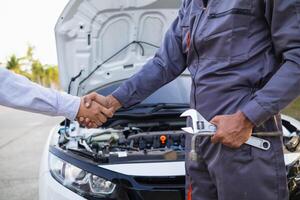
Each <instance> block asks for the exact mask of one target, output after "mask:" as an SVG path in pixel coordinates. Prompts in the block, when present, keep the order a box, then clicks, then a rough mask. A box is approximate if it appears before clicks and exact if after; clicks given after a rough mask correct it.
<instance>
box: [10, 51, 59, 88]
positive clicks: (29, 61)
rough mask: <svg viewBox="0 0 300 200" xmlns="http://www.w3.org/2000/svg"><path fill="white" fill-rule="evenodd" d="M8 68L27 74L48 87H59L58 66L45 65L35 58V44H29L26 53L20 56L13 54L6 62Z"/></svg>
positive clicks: (31, 78)
mask: <svg viewBox="0 0 300 200" xmlns="http://www.w3.org/2000/svg"><path fill="white" fill-rule="evenodd" d="M6 67H7V69H9V70H12V71H14V72H15V73H17V74H21V75H23V76H26V77H27V78H29V79H30V80H32V81H34V82H36V83H38V84H41V85H43V86H46V87H54V88H58V87H59V74H58V67H57V66H51V65H45V64H42V62H41V61H40V60H39V59H35V58H34V46H32V45H28V48H27V51H26V55H25V56H23V57H20V58H18V57H17V56H16V55H15V54H13V55H11V56H10V57H9V58H8V60H7V64H6Z"/></svg>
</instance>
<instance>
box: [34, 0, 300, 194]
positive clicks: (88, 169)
mask: <svg viewBox="0 0 300 200" xmlns="http://www.w3.org/2000/svg"><path fill="white" fill-rule="evenodd" d="M180 3H181V2H180V0H143V1H138V0H109V1H107V0H71V1H70V2H69V4H68V5H67V6H66V8H65V9H64V11H63V13H62V15H61V16H60V18H59V20H58V22H57V25H56V28H55V31H56V39H57V52H58V58H59V59H58V61H59V68H60V79H61V84H62V86H63V88H64V89H65V91H68V92H70V93H71V94H74V95H84V94H86V93H89V92H92V91H96V92H98V93H100V94H102V95H107V94H110V93H111V92H112V91H114V90H115V89H116V88H117V87H118V86H119V85H120V84H121V82H122V81H124V80H126V79H128V78H129V77H131V76H132V75H133V74H135V73H136V72H138V70H139V69H140V68H141V66H143V64H144V63H145V62H147V60H148V59H149V58H151V57H152V56H153V54H154V53H155V51H156V50H157V47H158V46H159V45H160V43H161V41H162V38H163V35H164V33H165V31H166V30H167V28H168V27H169V25H170V23H171V22H172V20H173V19H174V18H175V16H176V15H177V12H178V7H179V5H180ZM190 85H191V78H190V76H189V73H188V72H184V73H183V74H182V75H181V76H180V77H179V78H177V79H176V80H175V81H173V82H171V83H169V84H168V85H166V86H164V87H163V88H161V89H159V90H158V91H157V92H155V93H154V94H153V95H151V96H150V97H149V98H147V99H146V100H145V101H143V102H142V103H141V104H139V105H136V106H134V107H132V108H129V109H122V110H120V111H119V112H117V113H116V115H115V117H114V118H112V119H111V120H109V121H108V122H107V123H106V124H105V125H104V126H103V127H102V128H98V129H91V130H88V129H85V128H82V127H80V126H79V124H78V123H77V122H69V121H68V120H66V121H64V122H62V123H61V124H58V125H57V126H56V127H54V128H53V129H52V130H51V132H50V136H49V139H48V142H47V144H46V146H45V150H44V153H43V157H42V163H41V167H40V176H39V199H40V200H83V199H105V200H108V199H111V200H153V199H164V200H169V199H170V200H182V199H184V196H185V192H184V182H185V169H184V158H185V133H184V132H183V131H182V130H181V128H182V127H184V126H185V119H182V118H179V115H180V114H181V113H182V112H183V111H185V110H186V109H188V107H189V92H190ZM283 125H284V127H283V130H284V136H285V139H284V140H285V142H286V146H287V148H285V149H286V155H285V161H286V165H287V172H288V179H289V186H290V191H291V197H292V198H294V199H299V198H300V195H299V193H300V192H299V191H300V190H299V179H300V176H299V167H300V164H299V158H300V154H299V153H292V152H297V151H300V145H299V141H300V139H299V130H300V123H299V122H298V121H297V120H295V119H293V118H290V117H287V116H283Z"/></svg>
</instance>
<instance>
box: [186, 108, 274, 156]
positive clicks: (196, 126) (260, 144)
mask: <svg viewBox="0 0 300 200" xmlns="http://www.w3.org/2000/svg"><path fill="white" fill-rule="evenodd" d="M180 117H191V119H192V125H193V127H185V128H182V130H183V131H185V132H187V133H190V134H193V135H194V136H193V138H192V151H191V158H192V160H195V159H196V157H197V156H196V151H195V149H196V144H195V143H196V137H197V136H212V135H214V134H215V132H216V130H217V127H216V126H215V125H214V124H211V123H210V122H208V121H207V120H206V119H205V118H204V117H203V116H202V115H201V114H200V113H199V112H198V111H196V110H194V109H190V110H187V111H185V112H184V113H182V115H181V116H180ZM246 144H248V145H251V146H253V147H256V148H259V149H262V150H265V151H266V150H269V149H270V147H271V143H270V142H269V141H268V140H264V139H261V138H257V137H253V136H251V137H250V138H249V140H248V141H247V142H246Z"/></svg>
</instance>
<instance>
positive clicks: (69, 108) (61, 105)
mask: <svg viewBox="0 0 300 200" xmlns="http://www.w3.org/2000/svg"><path fill="white" fill-rule="evenodd" d="M57 101H58V102H57V105H58V109H57V115H58V116H64V117H66V118H67V119H69V120H71V121H73V120H75V119H76V116H77V114H78V111H79V107H80V102H81V99H80V97H77V96H72V95H69V94H66V93H62V92H59V93H58V98H57Z"/></svg>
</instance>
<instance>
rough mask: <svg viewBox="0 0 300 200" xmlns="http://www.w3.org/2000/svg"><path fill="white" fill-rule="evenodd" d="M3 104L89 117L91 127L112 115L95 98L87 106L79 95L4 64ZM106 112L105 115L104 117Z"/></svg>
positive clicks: (0, 72)
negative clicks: (44, 84)
mask: <svg viewBox="0 0 300 200" xmlns="http://www.w3.org/2000/svg"><path fill="white" fill-rule="evenodd" d="M0 80H1V81H0V105H3V106H7V107H11V108H16V109H20V110H25V111H30V112H36V113H41V114H46V115H51V116H64V117H66V118H68V119H69V120H74V119H76V118H77V119H78V118H87V117H88V118H89V119H90V120H91V122H89V125H90V127H97V126H99V125H102V123H104V122H105V121H106V118H107V117H111V115H112V113H111V111H110V110H108V109H106V108H105V107H103V106H100V105H99V104H97V103H96V102H93V104H92V105H91V107H90V108H86V106H84V105H83V104H84V101H83V100H81V99H80V98H79V97H75V96H71V95H69V94H64V93H60V92H58V91H55V90H51V89H48V88H44V87H42V86H40V85H38V84H35V83H33V82H31V81H29V80H28V79H27V78H25V77H23V76H20V75H17V74H14V73H12V72H10V71H8V70H7V69H4V68H2V67H0ZM104 115H105V117H104Z"/></svg>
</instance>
